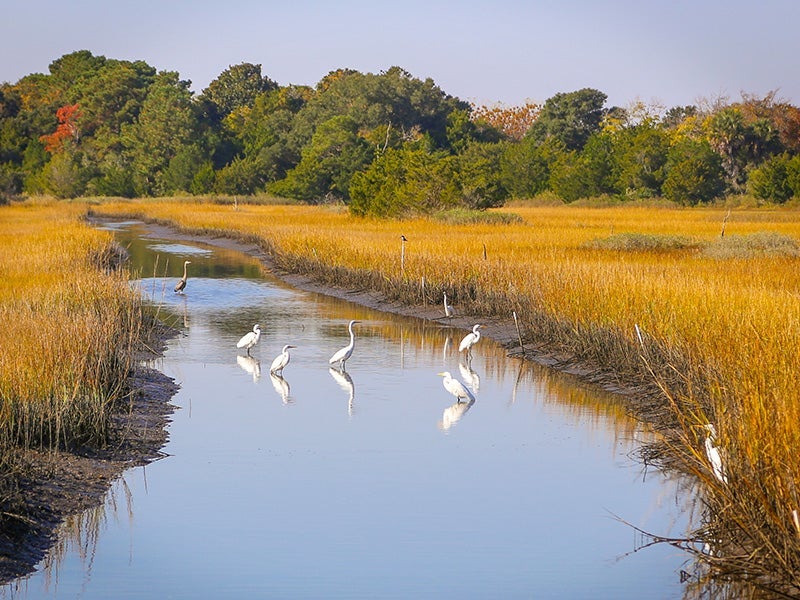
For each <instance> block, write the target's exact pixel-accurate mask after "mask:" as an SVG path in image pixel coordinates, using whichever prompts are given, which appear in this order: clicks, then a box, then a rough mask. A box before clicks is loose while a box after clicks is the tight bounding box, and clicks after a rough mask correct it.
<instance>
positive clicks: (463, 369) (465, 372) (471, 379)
mask: <svg viewBox="0 0 800 600" xmlns="http://www.w3.org/2000/svg"><path fill="white" fill-rule="evenodd" d="M458 370H459V372H460V373H461V379H463V380H464V383H466V384H467V386H468V387H469V389H471V390H472V393H474V394H477V393H478V390H480V388H481V377H480V375H478V374H477V373H476V372H475V370H474V369H473V368H472V365H471V364H466V365H465V364H464V363H462V362H459V363H458Z"/></svg>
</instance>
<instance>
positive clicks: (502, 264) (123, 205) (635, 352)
mask: <svg viewBox="0 0 800 600" xmlns="http://www.w3.org/2000/svg"><path fill="white" fill-rule="evenodd" d="M100 210H102V212H103V213H108V214H116V215H126V216H130V215H139V216H142V217H146V218H148V219H155V220H160V221H165V222H169V223H173V224H175V225H177V226H179V227H181V228H184V229H187V230H192V231H196V232H213V233H220V232H223V233H225V234H227V235H231V236H236V237H241V238H245V239H248V240H251V241H256V242H257V243H259V244H260V245H261V246H262V247H263V248H264V249H266V250H267V251H269V252H270V253H271V254H272V256H273V258H274V260H275V262H276V264H277V265H278V266H279V267H281V268H283V269H286V270H288V271H291V272H303V273H307V274H311V275H313V276H314V277H315V278H317V279H318V280H319V281H321V282H323V283H330V284H337V285H343V286H351V287H359V288H363V287H369V288H372V289H375V290H377V291H380V292H382V293H383V294H384V295H385V297H386V298H387V299H389V300H396V301H402V302H405V303H407V304H412V305H413V304H422V303H423V302H425V303H428V304H437V303H441V298H442V292H447V295H448V299H450V300H451V302H452V303H453V304H454V305H455V308H456V310H457V311H458V313H459V314H462V315H475V317H476V319H477V318H479V317H480V318H482V319H483V318H487V317H498V318H503V319H507V318H509V317H510V315H511V313H512V311H515V312H516V313H517V314H518V315H519V317H520V321H521V324H522V326H523V331H524V337H525V341H526V345H534V346H535V345H539V346H541V347H542V348H546V349H548V350H555V351H558V352H561V353H564V354H568V355H571V356H574V357H576V358H577V359H579V360H582V361H587V362H589V363H592V364H595V365H597V366H599V367H601V368H602V369H605V370H606V371H607V372H610V373H613V374H615V376H616V377H617V378H618V380H619V382H620V383H621V384H624V385H626V386H639V387H640V388H642V387H643V388H648V387H649V388H650V389H651V390H656V391H657V392H658V395H659V396H660V397H661V398H662V399H667V400H668V402H664V404H665V405H666V406H667V407H669V408H670V409H671V411H672V412H671V413H670V414H671V418H672V428H671V432H670V435H669V437H668V439H669V445H670V447H671V449H672V452H673V456H672V460H673V461H675V460H677V461H678V464H679V465H680V467H681V468H682V469H684V470H687V471H689V472H692V473H694V474H696V475H697V476H698V477H699V478H700V479H701V480H703V481H704V482H706V483H707V486H706V487H707V489H708V498H707V500H706V501H707V502H708V503H709V506H711V507H712V509H713V510H712V511H711V513H712V514H713V515H714V517H713V518H712V520H711V521H710V523H709V525H708V528H709V531H710V530H712V529H713V530H714V536H715V537H714V539H715V540H717V543H718V548H716V549H715V552H716V554H715V559H714V562H716V563H717V564H718V567H719V569H720V572H722V573H725V572H726V571H725V570H726V569H728V570H729V571H735V570H737V569H740V568H743V567H741V565H742V564H745V563H746V564H747V572H748V573H749V575H748V577H749V578H751V579H754V580H757V581H764V580H770V579H777V580H778V581H780V582H782V583H780V585H781V586H784V587H783V588H782V589H800V580H799V579H798V574H799V573H800V524H798V523H797V522H796V519H795V517H794V511H800V490H798V489H797V487H796V485H795V484H796V482H797V481H800V452H798V449H800V428H798V426H797V423H798V422H800V398H799V397H798V394H797V391H796V387H797V384H796V380H797V376H798V360H797V357H798V355H800V278H799V277H798V267H800V257H799V255H800V251H798V248H800V243H799V241H800V213H797V212H794V211H790V210H778V209H774V210H768V209H735V210H733V211H732V212H731V213H730V214H728V210H727V209H725V208H697V209H672V208H663V207H659V208H653V207H648V208H642V207H605V208H587V207H574V206H572V207H563V206H555V207H541V206H538V207H534V206H525V205H516V206H512V207H508V208H506V209H500V211H501V212H502V211H505V212H513V213H515V214H516V215H518V216H519V217H521V220H520V222H511V223H508V224H488V223H480V222H478V223H473V224H469V225H458V224H455V225H454V224H444V223H441V222H436V221H433V220H427V219H415V220H405V221H378V220H368V219H357V218H354V217H351V216H350V215H349V214H348V213H347V212H346V211H344V210H341V209H333V208H329V207H304V206H280V205H273V206H255V205H248V204H239V205H238V206H237V207H232V206H226V205H221V204H213V203H209V202H202V201H194V200H185V201H175V200H173V201H162V200H149V201H121V202H107V203H103V205H102V207H101V209H100ZM723 223H724V227H725V229H724V237H721V233H722V231H723ZM401 235H405V236H406V237H407V238H408V242H407V243H406V244H405V248H404V263H403V265H402V269H401V261H400V254H401V242H400V236H401ZM423 283H424V285H423ZM423 290H424V292H423ZM423 293H424V294H425V296H424V297H423ZM637 325H638V327H639V328H640V331H641V333H642V335H641V340H640V339H639V337H638V336H637V334H636V326H637ZM707 422H713V423H714V424H715V425H716V428H717V431H718V432H719V438H718V443H719V445H720V446H721V447H722V448H723V453H724V454H723V455H724V460H725V464H726V470H727V474H728V478H729V483H728V484H727V485H721V484H719V483H718V482H717V481H716V479H715V478H714V476H713V474H712V473H711V470H710V467H709V465H708V461H707V460H706V458H705V455H704V453H703V450H702V448H703V440H704V432H705V430H704V429H703V428H702V425H703V424H704V423H707ZM725 532H727V533H725ZM720 557H727V559H728V560H727V562H726V561H725V560H723V559H722V558H720ZM793 586H794V587H793Z"/></svg>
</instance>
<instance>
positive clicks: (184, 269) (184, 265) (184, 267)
mask: <svg viewBox="0 0 800 600" xmlns="http://www.w3.org/2000/svg"><path fill="white" fill-rule="evenodd" d="M188 266H189V265H187V264H186V263H183V278H184V279H186V267H188Z"/></svg>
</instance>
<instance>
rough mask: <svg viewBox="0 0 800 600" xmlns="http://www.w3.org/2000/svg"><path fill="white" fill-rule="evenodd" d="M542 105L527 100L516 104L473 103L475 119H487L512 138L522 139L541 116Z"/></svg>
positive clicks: (486, 120) (473, 117)
mask: <svg viewBox="0 0 800 600" xmlns="http://www.w3.org/2000/svg"><path fill="white" fill-rule="evenodd" d="M541 108H542V107H541V106H540V105H538V104H536V103H535V102H526V103H525V104H520V105H516V106H508V105H506V104H493V105H491V106H478V105H475V104H473V105H472V114H471V118H472V120H473V121H485V122H486V123H488V124H489V125H491V126H493V127H496V128H497V129H499V130H500V131H502V132H503V133H505V134H506V135H507V136H508V137H509V138H511V139H512V140H521V139H522V138H523V136H524V135H525V134H526V133H527V132H528V129H530V127H531V125H533V123H534V121H536V117H538V116H539V111H540V110H541Z"/></svg>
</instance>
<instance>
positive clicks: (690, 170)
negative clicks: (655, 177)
mask: <svg viewBox="0 0 800 600" xmlns="http://www.w3.org/2000/svg"><path fill="white" fill-rule="evenodd" d="M666 169H667V175H666V177H665V179H664V183H663V185H662V190H663V195H664V197H665V198H667V199H668V200H672V201H674V202H678V203H680V204H690V205H694V204H698V203H701V202H710V201H711V200H713V199H714V198H717V197H719V196H721V195H722V193H723V192H724V191H725V171H724V169H723V168H722V159H721V158H720V156H719V154H717V153H716V152H714V150H713V149H712V148H711V146H710V144H709V143H708V141H706V140H692V139H684V140H681V141H680V142H678V143H677V144H675V145H674V146H673V147H672V148H671V149H670V151H669V155H668V158H667V165H666Z"/></svg>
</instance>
